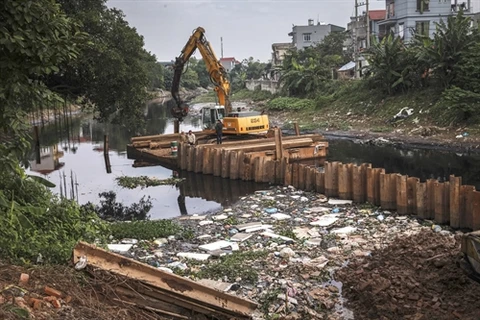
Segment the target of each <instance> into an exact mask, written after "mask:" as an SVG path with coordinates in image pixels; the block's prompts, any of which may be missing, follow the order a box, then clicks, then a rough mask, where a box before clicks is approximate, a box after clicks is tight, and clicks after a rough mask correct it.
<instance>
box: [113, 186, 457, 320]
mask: <svg viewBox="0 0 480 320" xmlns="http://www.w3.org/2000/svg"><path fill="white" fill-rule="evenodd" d="M176 220H177V222H178V223H179V224H180V225H181V226H182V227H183V229H184V230H183V232H182V233H181V236H170V237H168V238H160V239H156V240H154V241H138V240H136V239H123V240H122V241H119V242H118V243H112V244H110V245H109V249H110V250H112V251H114V252H117V253H120V254H122V255H124V256H126V257H130V258H133V259H136V260H138V261H142V262H144V263H147V264H149V265H151V266H153V267H156V268H159V269H161V270H164V271H167V272H173V273H175V274H177V275H181V276H184V277H188V278H190V279H192V280H195V281H201V282H202V283H203V284H205V285H209V286H212V287H215V288H217V289H219V290H222V291H225V292H229V293H232V294H235V295H237V296H239V297H243V298H247V299H250V300H253V301H255V302H257V303H258V305H259V308H258V309H257V311H256V313H255V314H254V315H253V318H254V319H265V318H266V317H267V316H269V317H274V318H279V317H280V318H282V319H308V318H313V319H353V312H352V311H350V310H349V307H347V305H346V300H345V297H344V292H343V291H344V288H343V285H342V283H341V282H339V281H338V279H336V276H335V273H336V272H337V271H338V270H340V269H343V268H345V267H347V266H348V265H349V264H351V263H354V262H355V261H357V260H360V261H361V260H362V259H364V260H368V259H370V258H371V257H372V252H376V251H379V250H383V249H385V248H388V247H389V246H390V245H391V244H392V242H394V241H397V240H396V239H397V238H398V237H409V236H412V235H414V234H417V233H422V232H423V233H426V234H430V235H437V236H439V237H450V236H451V232H450V231H448V230H442V228H441V227H440V226H433V225H432V222H429V221H424V222H422V223H420V222H419V221H417V220H416V219H414V218H412V217H408V216H399V215H397V214H396V213H392V212H389V211H385V210H381V209H378V208H375V207H371V206H368V205H363V206H354V205H352V202H351V201H349V200H337V199H328V198H326V197H325V196H324V195H320V194H317V193H314V192H304V191H300V190H296V189H295V188H293V187H292V186H288V187H272V188H271V189H270V190H261V191H256V192H255V194H252V195H249V196H246V197H243V198H242V199H241V200H240V201H238V202H237V203H236V204H235V205H233V206H232V207H230V208H226V209H224V210H222V211H220V212H215V213H213V214H207V215H193V216H185V217H180V218H178V219H176ZM432 229H433V230H432ZM360 275H361V274H360V273H359V274H350V275H349V276H350V277H353V278H358V277H359V276H360ZM362 302H363V303H365V301H362ZM387 318H388V317H387ZM387 318H386V319H387ZM388 319H393V318H388Z"/></svg>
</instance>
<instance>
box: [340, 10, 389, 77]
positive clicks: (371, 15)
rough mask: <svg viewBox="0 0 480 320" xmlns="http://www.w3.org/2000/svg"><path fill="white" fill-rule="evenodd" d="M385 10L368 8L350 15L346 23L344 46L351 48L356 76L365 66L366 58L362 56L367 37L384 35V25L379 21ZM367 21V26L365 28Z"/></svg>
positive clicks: (365, 47) (360, 74)
mask: <svg viewBox="0 0 480 320" xmlns="http://www.w3.org/2000/svg"><path fill="white" fill-rule="evenodd" d="M385 17H386V10H369V11H368V19H367V13H366V12H363V13H362V15H360V16H358V17H351V21H350V23H348V25H347V33H348V37H347V40H346V43H345V47H350V48H353V59H354V62H355V64H356V67H355V70H356V73H355V74H356V77H357V78H360V77H362V70H363V68H365V67H366V66H367V60H366V59H365V57H363V56H362V53H364V52H365V50H366V49H367V46H368V42H367V39H368V38H370V40H371V39H372V38H373V37H376V38H377V39H379V36H383V35H385V26H384V25H380V24H379V23H380V22H381V21H383V20H385ZM367 23H368V26H369V27H368V28H367Z"/></svg>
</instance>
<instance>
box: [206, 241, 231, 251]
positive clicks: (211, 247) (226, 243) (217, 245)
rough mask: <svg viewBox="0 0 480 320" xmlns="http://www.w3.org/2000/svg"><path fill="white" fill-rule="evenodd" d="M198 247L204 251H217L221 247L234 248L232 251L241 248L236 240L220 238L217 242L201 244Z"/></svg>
mask: <svg viewBox="0 0 480 320" xmlns="http://www.w3.org/2000/svg"><path fill="white" fill-rule="evenodd" d="M198 248H199V249H201V250H204V251H215V250H220V249H226V250H232V251H237V250H239V247H238V244H236V243H235V242H231V241H226V240H220V241H217V242H212V243H207V244H202V245H201V246H198Z"/></svg>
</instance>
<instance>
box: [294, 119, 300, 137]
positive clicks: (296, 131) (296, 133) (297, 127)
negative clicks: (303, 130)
mask: <svg viewBox="0 0 480 320" xmlns="http://www.w3.org/2000/svg"><path fill="white" fill-rule="evenodd" d="M293 126H294V127H295V135H297V136H299V135H300V127H299V126H298V122H294V123H293Z"/></svg>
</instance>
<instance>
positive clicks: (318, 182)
mask: <svg viewBox="0 0 480 320" xmlns="http://www.w3.org/2000/svg"><path fill="white" fill-rule="evenodd" d="M315 191H316V192H318V193H322V194H323V193H325V172H320V171H318V170H316V171H315Z"/></svg>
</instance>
